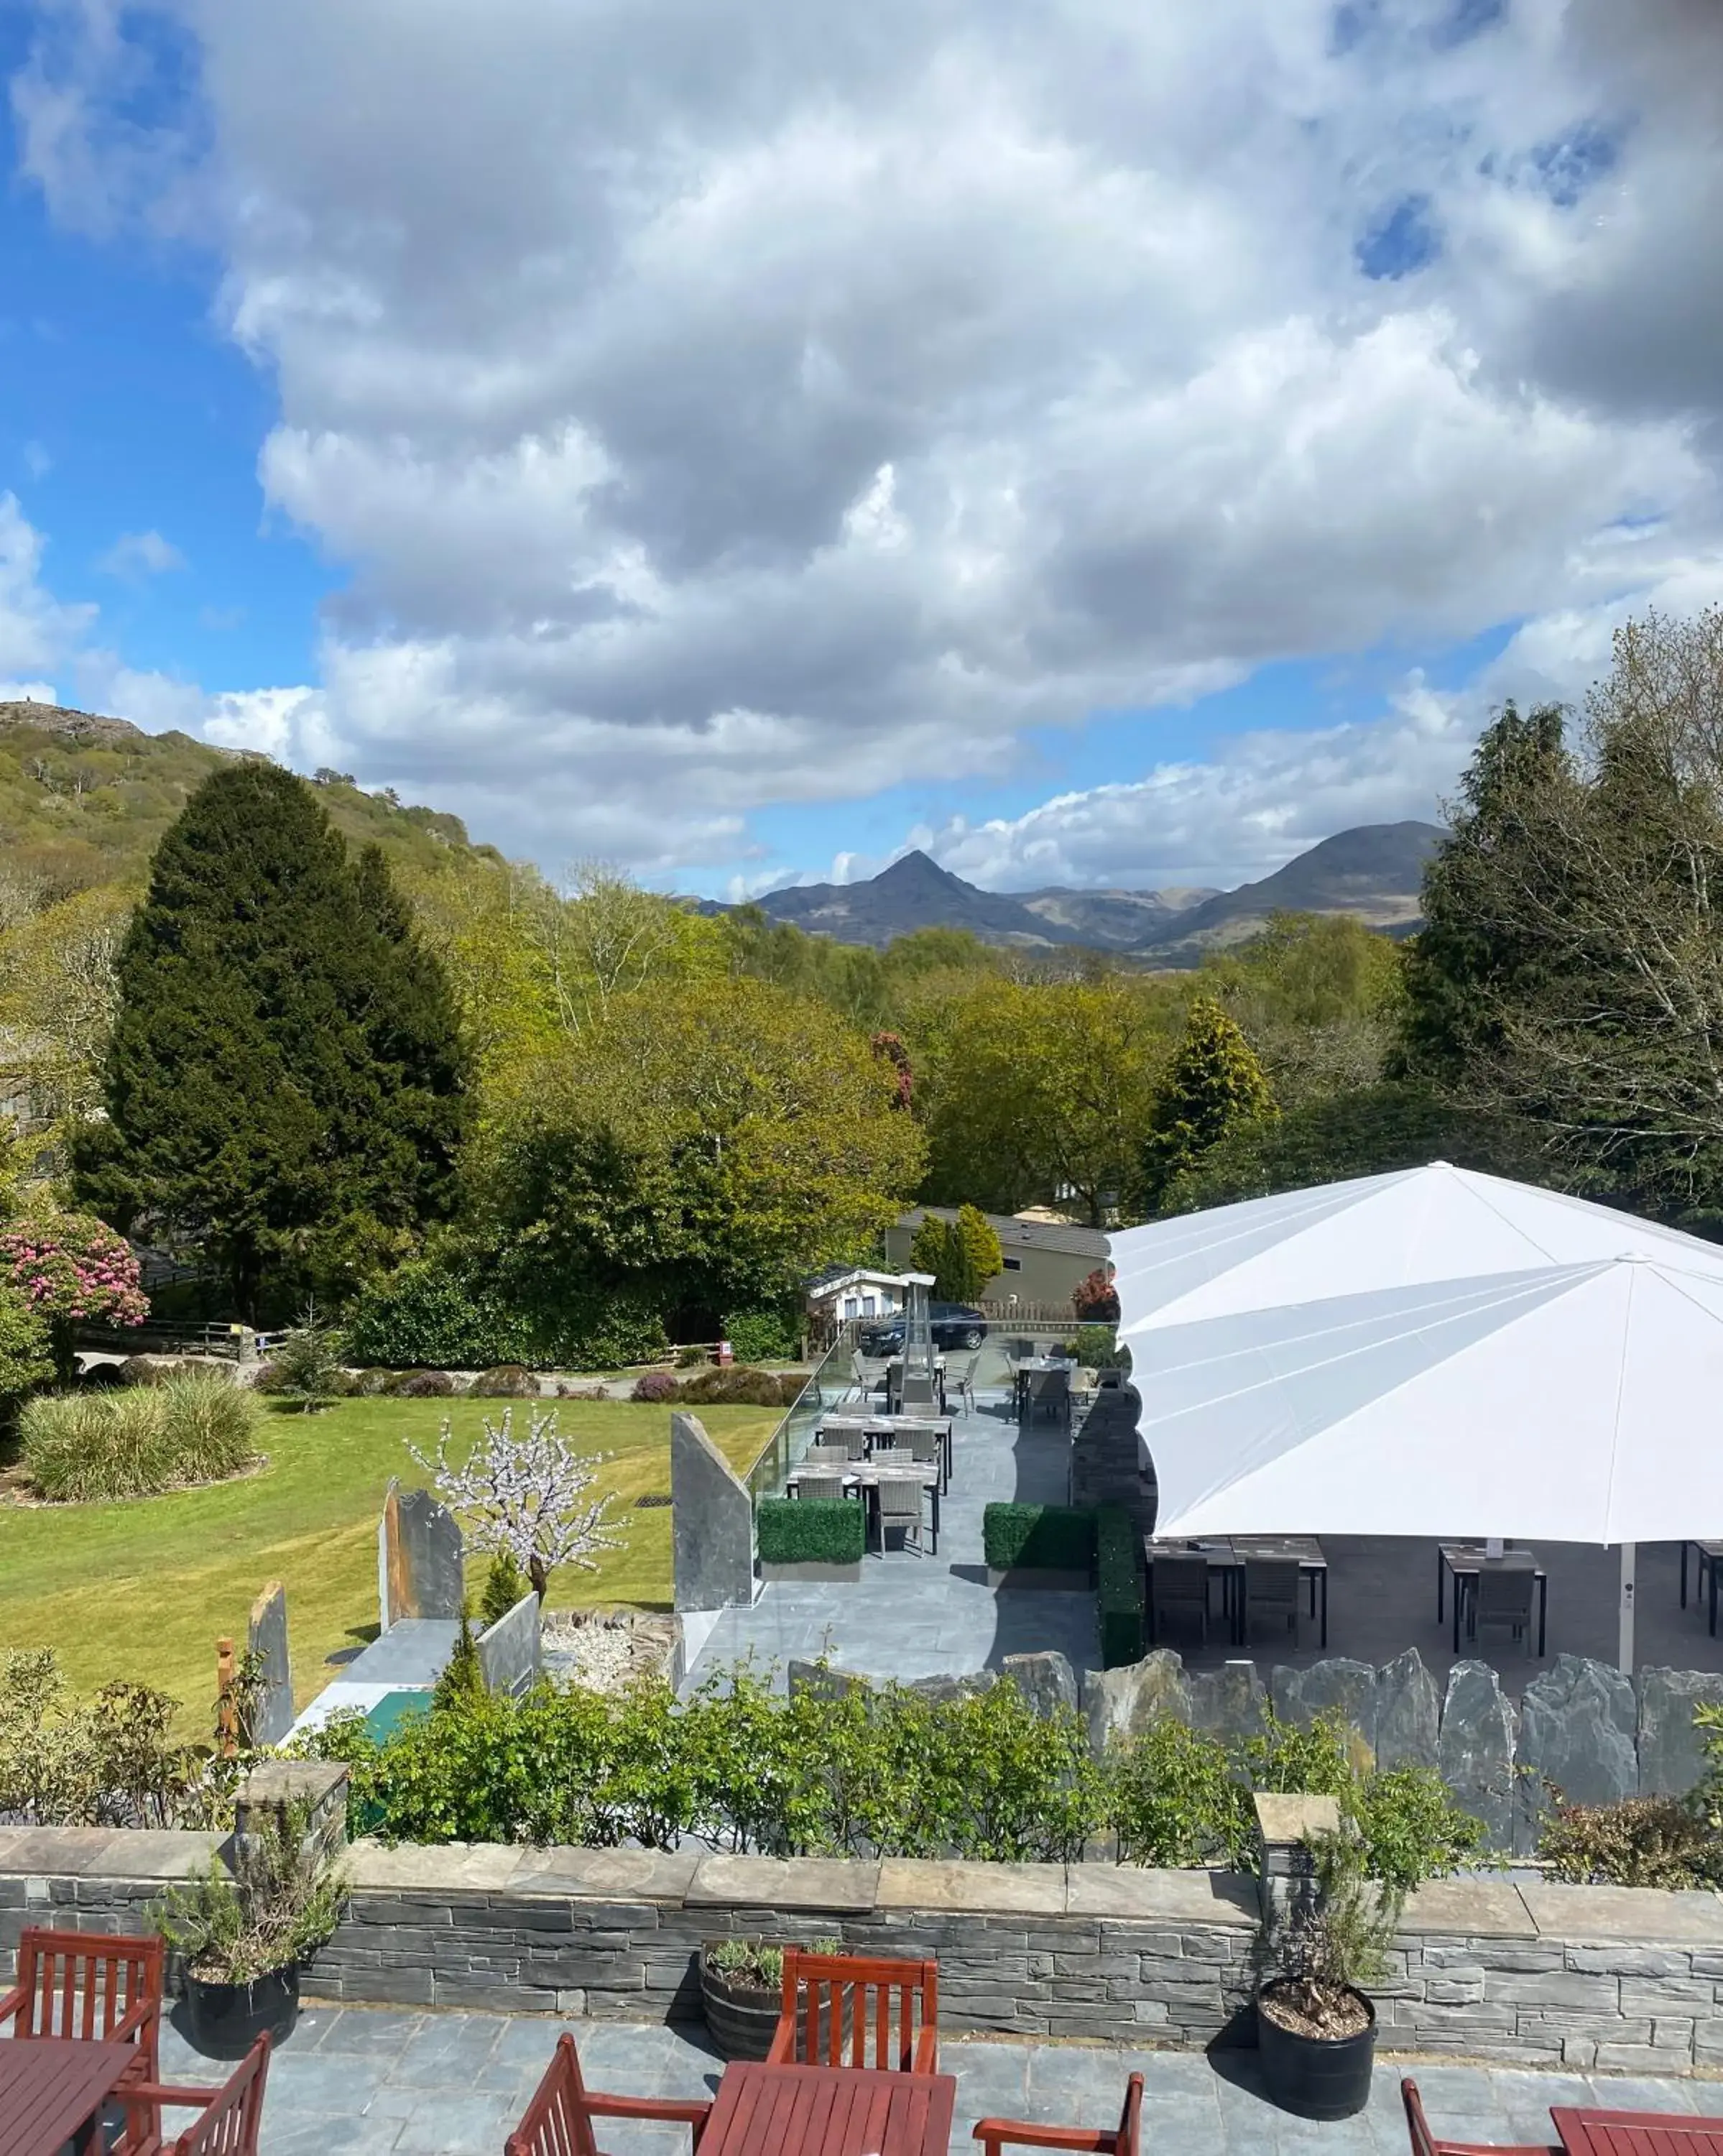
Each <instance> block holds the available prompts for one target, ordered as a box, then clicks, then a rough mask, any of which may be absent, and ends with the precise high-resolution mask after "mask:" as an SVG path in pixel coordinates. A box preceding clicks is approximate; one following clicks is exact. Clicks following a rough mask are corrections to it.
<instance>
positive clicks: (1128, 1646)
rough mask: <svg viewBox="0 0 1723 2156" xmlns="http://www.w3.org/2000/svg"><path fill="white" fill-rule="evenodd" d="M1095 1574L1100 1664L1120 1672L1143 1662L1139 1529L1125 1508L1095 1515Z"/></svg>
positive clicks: (1111, 1508)
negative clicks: (1098, 1617) (1098, 1603)
mask: <svg viewBox="0 0 1723 2156" xmlns="http://www.w3.org/2000/svg"><path fill="white" fill-rule="evenodd" d="M1095 1572H1096V1577H1097V1578H1098V1579H1099V1581H1100V1594H1099V1597H1098V1600H1099V1602H1100V1663H1101V1667H1102V1668H1103V1669H1104V1670H1116V1669H1119V1668H1121V1667H1122V1666H1124V1665H1125V1664H1126V1663H1127V1662H1136V1661H1141V1660H1142V1652H1143V1575H1142V1567H1141V1565H1140V1564H1139V1563H1138V1562H1137V1551H1136V1527H1135V1525H1134V1524H1133V1522H1132V1521H1131V1515H1130V1513H1129V1512H1126V1510H1125V1508H1124V1507H1123V1506H1122V1505H1103V1506H1102V1507H1101V1508H1100V1511H1099V1512H1097V1513H1096V1514H1095Z"/></svg>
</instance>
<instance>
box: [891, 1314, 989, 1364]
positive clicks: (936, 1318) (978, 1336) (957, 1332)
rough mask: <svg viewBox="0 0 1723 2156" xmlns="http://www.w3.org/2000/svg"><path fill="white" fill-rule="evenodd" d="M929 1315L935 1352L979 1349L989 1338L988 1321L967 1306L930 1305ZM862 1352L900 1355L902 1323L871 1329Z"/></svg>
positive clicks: (893, 1320)
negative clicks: (958, 1348) (951, 1349)
mask: <svg viewBox="0 0 1723 2156" xmlns="http://www.w3.org/2000/svg"><path fill="white" fill-rule="evenodd" d="M927 1315H928V1317H929V1319H930V1320H931V1323H932V1327H933V1344H934V1346H935V1347H968V1348H974V1347H980V1345H981V1343H982V1341H983V1340H985V1339H986V1338H987V1319H986V1318H985V1317H983V1316H982V1313H981V1312H980V1311H978V1310H972V1309H971V1307H970V1306H969V1305H968V1304H967V1302H935V1303H930V1304H929V1306H928V1311H927ZM861 1351H862V1353H863V1354H864V1355H901V1354H902V1353H903V1352H904V1322H903V1319H902V1318H901V1317H892V1318H888V1319H887V1320H886V1321H885V1323H884V1324H883V1325H874V1326H870V1327H868V1328H867V1330H865V1331H864V1332H863V1334H862V1336H861Z"/></svg>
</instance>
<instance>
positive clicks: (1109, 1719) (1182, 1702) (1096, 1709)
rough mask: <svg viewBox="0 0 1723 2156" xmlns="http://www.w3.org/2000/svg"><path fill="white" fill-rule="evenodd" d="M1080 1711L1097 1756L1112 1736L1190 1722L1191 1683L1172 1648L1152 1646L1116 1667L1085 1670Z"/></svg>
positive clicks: (1132, 1733)
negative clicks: (1135, 1659) (1136, 1659)
mask: <svg viewBox="0 0 1723 2156" xmlns="http://www.w3.org/2000/svg"><path fill="white" fill-rule="evenodd" d="M1083 1712H1084V1714H1085V1716H1086V1717H1087V1718H1088V1722H1089V1743H1090V1748H1091V1749H1092V1750H1093V1751H1094V1753H1095V1756H1096V1757H1097V1758H1099V1757H1100V1754H1101V1753H1104V1752H1105V1750H1106V1748H1107V1740H1108V1739H1109V1738H1113V1737H1140V1736H1141V1734H1142V1733H1143V1732H1144V1731H1145V1730H1146V1729H1149V1728H1151V1727H1153V1725H1154V1724H1155V1723H1156V1722H1165V1721H1167V1720H1172V1721H1173V1722H1189V1721H1190V1718H1191V1687H1190V1684H1189V1681H1188V1680H1187V1677H1186V1676H1185V1666H1184V1663H1183V1662H1182V1660H1181V1659H1180V1657H1179V1656H1178V1655H1176V1654H1175V1653H1174V1652H1173V1651H1172V1649H1171V1648H1170V1647H1156V1648H1155V1649H1154V1650H1152V1651H1151V1653H1149V1654H1146V1655H1144V1656H1143V1658H1142V1660H1141V1661H1140V1662H1125V1663H1121V1664H1120V1666H1119V1667H1118V1668H1117V1669H1115V1670H1086V1671H1085V1672H1084V1676H1083Z"/></svg>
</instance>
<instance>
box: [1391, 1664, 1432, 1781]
mask: <svg viewBox="0 0 1723 2156" xmlns="http://www.w3.org/2000/svg"><path fill="white" fill-rule="evenodd" d="M1441 1727H1442V1696H1441V1694H1440V1693H1439V1692H1438V1691H1437V1689H1436V1680H1435V1679H1434V1678H1433V1676H1431V1675H1430V1673H1429V1671H1428V1670H1427V1669H1426V1668H1425V1667H1424V1663H1423V1655H1420V1654H1419V1653H1418V1649H1417V1648H1416V1647H1408V1649H1407V1650H1406V1651H1405V1653H1404V1654H1403V1655H1395V1657H1394V1659H1393V1661H1391V1662H1384V1663H1383V1664H1382V1667H1381V1668H1380V1669H1379V1670H1378V1671H1377V1673H1376V1739H1375V1742H1376V1763H1377V1766H1378V1767H1379V1768H1381V1769H1382V1772H1383V1774H1392V1773H1393V1771H1394V1770H1395V1768H1397V1767H1433V1766H1434V1765H1435V1764H1436V1761H1437V1754H1438V1748H1439V1743H1440V1732H1441Z"/></svg>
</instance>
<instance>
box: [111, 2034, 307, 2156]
mask: <svg viewBox="0 0 1723 2156" xmlns="http://www.w3.org/2000/svg"><path fill="white" fill-rule="evenodd" d="M268 2079H269V2036H268V2034H267V2032H266V2033H265V2034H264V2035H261V2036H259V2038H258V2040H257V2041H256V2042H255V2043H254V2045H253V2046H252V2047H251V2049H250V2050H249V2051H248V2052H247V2053H246V2054H245V2056H244V2058H243V2059H242V2060H241V2061H239V2064H238V2066H236V2067H235V2068H234V2070H233V2072H232V2073H231V2074H230V2075H229V2076H228V2079H227V2082H225V2084H224V2085H223V2087H220V2088H182V2087H177V2086H170V2085H169V2084H167V2083H166V2082H155V2081H146V2082H122V2083H121V2086H120V2088H119V2090H118V2092H117V2094H118V2095H119V2097H121V2099H123V2101H124V2103H125V2107H126V2124H125V2126H124V2128H122V2130H121V2135H120V2138H119V2139H118V2141H116V2142H115V2143H114V2144H113V2147H112V2148H111V2150H110V2156H258V2146H257V2143H258V2135H259V2132H260V2131H261V2130H262V2127H263V2117H264V2084H265V2082H267V2081H268ZM163 2110H167V2111H195V2112H197V2114H198V2116H197V2117H196V2118H194V2119H193V2120H192V2123H191V2124H190V2125H189V2126H188V2127H187V2128H186V2129H185V2131H184V2132H183V2133H181V2134H179V2135H178V2136H177V2138H175V2139H173V2140H172V2141H167V2140H164V2139H163V2138H162V2126H161V2119H162V2112H163Z"/></svg>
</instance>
